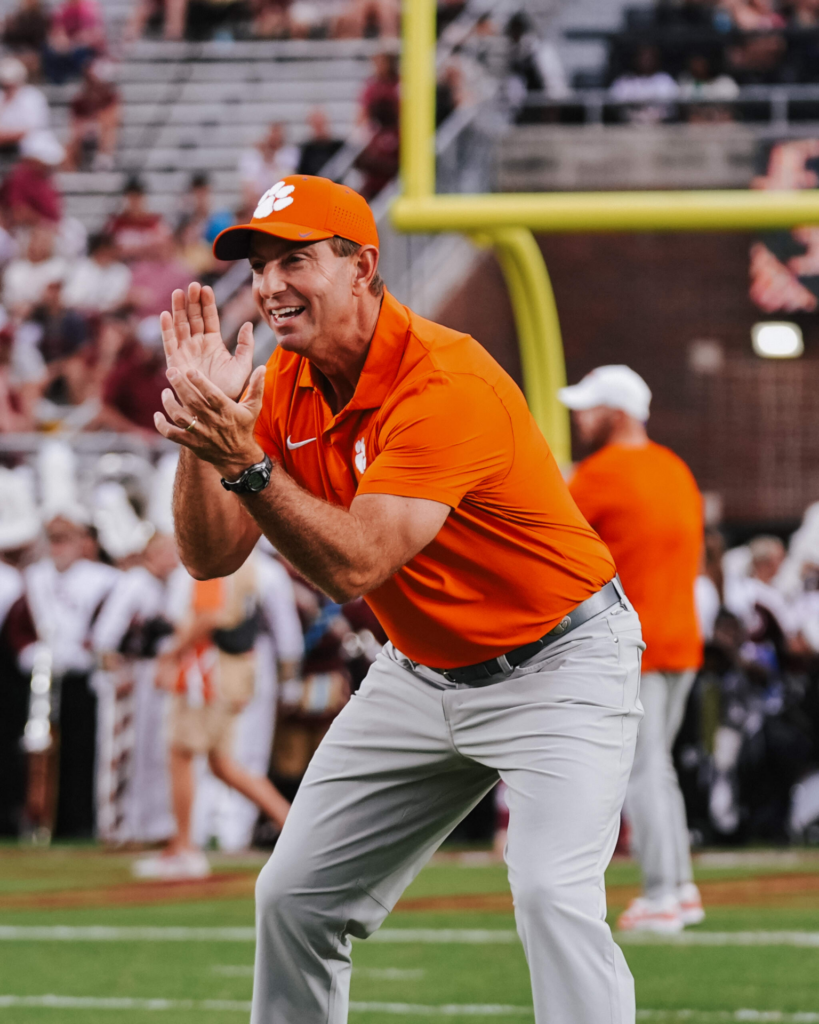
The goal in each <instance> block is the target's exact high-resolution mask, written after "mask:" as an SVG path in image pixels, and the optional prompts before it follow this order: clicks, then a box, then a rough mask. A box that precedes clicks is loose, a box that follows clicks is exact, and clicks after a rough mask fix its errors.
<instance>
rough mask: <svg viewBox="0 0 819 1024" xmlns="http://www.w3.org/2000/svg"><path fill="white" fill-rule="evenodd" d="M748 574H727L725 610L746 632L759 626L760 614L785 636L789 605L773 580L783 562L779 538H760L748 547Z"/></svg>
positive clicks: (789, 630)
mask: <svg viewBox="0 0 819 1024" xmlns="http://www.w3.org/2000/svg"><path fill="white" fill-rule="evenodd" d="M748 554H749V564H748V572H747V574H743V573H729V574H727V575H726V579H725V607H726V608H727V609H728V611H729V612H731V614H732V615H736V617H737V618H738V619H739V620H740V622H741V623H742V624H743V625H744V627H745V629H746V630H748V632H749V633H756V632H758V631H759V630H760V628H761V627H762V622H761V620H760V615H761V614H763V615H764V614H767V615H770V616H772V617H773V618H774V620H775V621H776V623H777V626H778V628H779V629H780V630H781V631H782V633H784V634H786V635H787V634H789V633H790V632H791V613H790V608H789V607H788V602H787V600H786V598H785V596H784V594H783V593H782V591H781V590H779V589H778V588H777V587H776V586H775V584H774V580H775V578H776V575H777V573H778V572H779V570H780V568H781V566H782V563H783V562H784V561H785V545H784V544H783V543H782V541H781V540H780V539H779V537H770V536H760V537H754V539H753V540H752V541H751V542H750V543H749V544H748Z"/></svg>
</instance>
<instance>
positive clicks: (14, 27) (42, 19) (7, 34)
mask: <svg viewBox="0 0 819 1024" xmlns="http://www.w3.org/2000/svg"><path fill="white" fill-rule="evenodd" d="M49 24H50V20H49V17H48V12H47V11H46V9H45V7H44V6H43V2H42V0H20V6H19V7H18V8H17V9H16V10H14V11H12V12H11V14H9V16H8V17H7V18H6V22H5V25H4V26H3V36H2V41H3V45H4V46H6V47H7V48H8V49H9V50H10V51H11V52H12V53H13V54H15V55H16V56H17V57H19V58H20V60H21V61H22V62H23V63H24V64H25V66H26V68H27V69H28V72H29V74H30V75H33V74H36V73H37V72H39V70H40V54H41V52H42V50H43V47H44V46H45V43H46V38H47V36H48V28H49Z"/></svg>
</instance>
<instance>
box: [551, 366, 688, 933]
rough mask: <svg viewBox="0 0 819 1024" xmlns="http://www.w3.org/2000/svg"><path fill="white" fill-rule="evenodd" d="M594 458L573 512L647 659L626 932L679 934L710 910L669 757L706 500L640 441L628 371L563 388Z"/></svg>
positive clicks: (638, 382)
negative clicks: (596, 544)
mask: <svg viewBox="0 0 819 1024" xmlns="http://www.w3.org/2000/svg"><path fill="white" fill-rule="evenodd" d="M560 398H561V400H562V402H563V403H564V404H565V405H566V406H568V407H569V408H570V409H571V410H573V418H574V421H575V426H576V428H577V430H578V433H579V435H580V440H581V441H582V442H584V443H585V444H586V445H587V446H588V447H590V448H592V449H593V450H594V451H593V454H592V455H590V456H589V457H588V458H587V459H585V460H584V461H583V462H581V463H580V465H579V466H578V467H577V471H576V473H575V475H574V477H573V479H572V480H571V483H570V485H569V486H570V489H571V492H572V496H573V497H574V499H575V501H576V502H577V504H578V506H579V507H580V510H581V511H582V512H583V514H584V515H585V517H586V518H587V519H588V521H589V522H590V523H591V525H592V526H593V527H594V528H595V530H597V532H598V533H599V534H600V536H601V537H602V538H603V540H604V541H605V542H606V544H608V546H609V548H610V550H611V553H612V555H614V561H615V564H616V566H617V571H618V573H619V574H620V577H621V578H622V580H623V586H624V587H625V589H626V593H627V594H628V596H629V597H630V598H631V600H632V601H633V602H634V606H635V608H636V609H637V611H638V612H639V614H640V621H641V622H642V624H643V636H644V638H645V642H646V652H645V654H644V655H643V678H642V684H641V689H640V700H641V702H642V705H643V708H644V710H645V717H644V719H643V721H642V723H641V725H640V733H639V736H638V738H637V752H636V754H635V757H634V768H633V770H632V773H631V780H630V782H629V788H628V793H627V796H626V811H627V813H628V816H629V820H630V822H631V826H632V835H633V840H634V847H635V852H636V854H637V857H638V858H639V861H640V864H641V867H642V869H643V889H644V895H643V896H640V897H638V898H637V899H636V900H634V901H633V902H632V904H631V905H630V906H629V907H628V909H627V910H626V912H625V913H624V914H623V915H622V916H621V917H620V920H619V921H618V927H619V928H621V929H623V930H641V931H655V932H677V931H680V929H681V928H682V927H683V926H684V925H686V924H698V923H699V922H700V921H702V920H703V918H704V917H705V914H704V912H703V909H702V900H701V899H700V894H699V890H698V889H697V887H696V885H694V881H693V874H692V870H691V854H690V852H689V841H688V824H687V821H686V816H685V803H684V801H683V797H682V793H681V792H680V786H679V783H678V781H677V773H676V771H675V769H674V763H673V761H672V759H671V751H672V748H673V746H674V740H675V738H676V736H677V733H678V732H679V729H680V726H681V725H682V720H683V715H684V713H685V705H686V701H687V700H688V694H689V692H690V690H691V686H692V684H693V682H694V676H695V675H696V669H697V668H698V667H699V665H700V663H701V661H702V640H701V639H700V631H699V626H698V625H697V614H696V609H695V604H694V583H695V580H696V578H697V573H698V571H699V564H700V557H701V554H702V550H703V522H702V498H701V496H700V492H699V490H698V489H697V484H696V481H695V480H694V477H693V476H692V475H691V471H690V470H689V468H688V466H686V464H685V463H684V462H683V461H682V459H680V458H678V456H676V455H675V454H674V453H673V452H672V451H670V450H669V449H668V448H664V447H663V446H662V445H659V444H654V442H653V441H650V440H649V438H648V434H647V433H646V428H645V422H646V420H647V419H648V410H649V404H650V402H651V391H650V390H649V388H648V385H647V384H646V382H645V381H644V380H643V379H642V377H640V376H639V375H638V374H636V373H635V372H634V371H633V370H632V369H630V368H629V367H628V366H601V367H599V368H598V369H596V370H593V371H592V372H591V373H590V374H588V375H587V376H586V377H584V378H583V380H581V381H580V383H579V384H576V385H575V386H574V387H569V388H562V389H561V391H560Z"/></svg>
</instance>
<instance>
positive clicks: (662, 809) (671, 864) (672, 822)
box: [626, 671, 696, 899]
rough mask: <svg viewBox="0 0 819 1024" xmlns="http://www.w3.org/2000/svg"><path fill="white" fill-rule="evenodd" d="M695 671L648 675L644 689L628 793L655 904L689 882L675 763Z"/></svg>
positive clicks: (639, 851) (688, 857)
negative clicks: (678, 737) (675, 745)
mask: <svg viewBox="0 0 819 1024" xmlns="http://www.w3.org/2000/svg"><path fill="white" fill-rule="evenodd" d="M695 676H696V672H694V671H690V672H646V673H644V674H643V680H642V683H641V686H640V701H641V703H642V705H643V709H644V711H645V717H644V718H643V721H642V723H641V724H640V733H639V736H638V737H637V750H636V752H635V755H634V768H633V769H632V772H631V779H630V781H629V785H628V792H627V794H626V813H627V815H628V818H629V821H630V822H631V828H632V846H633V849H634V853H635V856H636V857H637V859H638V860H639V862H640V866H641V867H642V870H643V889H644V891H645V894H646V896H649V897H651V898H652V899H654V898H658V897H662V896H668V895H670V894H673V893H675V892H676V890H677V886H679V885H682V884H683V883H684V882H690V881H691V880H692V879H693V877H694V875H693V872H692V869H691V852H690V849H689V840H688V822H687V820H686V816H685V801H684V800H683V795H682V793H681V792H680V784H679V781H678V780H677V772H676V770H675V768H674V762H673V761H672V758H671V751H672V749H673V747H674V740H675V739H676V738H677V733H678V732H679V731H680V726H681V725H682V720H683V716H684V714H685V706H686V702H687V701H688V694H689V693H690V692H691V687H692V685H693V683H694V677H695Z"/></svg>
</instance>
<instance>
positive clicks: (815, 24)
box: [781, 0, 819, 83]
mask: <svg viewBox="0 0 819 1024" xmlns="http://www.w3.org/2000/svg"><path fill="white" fill-rule="evenodd" d="M788 28H791V29H804V30H805V31H804V32H795V33H789V35H788V40H787V52H786V54H785V57H784V60H783V63H782V68H781V76H782V79H783V81H786V82H799V83H802V82H805V83H808V82H815V81H816V80H817V78H819V38H818V37H817V33H816V29H817V28H819V2H817V0H792V3H791V4H790V5H789V8H788Z"/></svg>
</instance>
